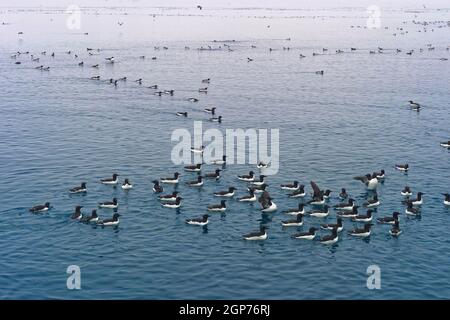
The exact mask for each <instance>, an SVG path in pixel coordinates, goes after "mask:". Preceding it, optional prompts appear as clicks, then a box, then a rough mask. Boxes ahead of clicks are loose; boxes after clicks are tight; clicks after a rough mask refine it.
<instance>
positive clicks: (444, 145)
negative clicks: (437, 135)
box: [440, 140, 450, 149]
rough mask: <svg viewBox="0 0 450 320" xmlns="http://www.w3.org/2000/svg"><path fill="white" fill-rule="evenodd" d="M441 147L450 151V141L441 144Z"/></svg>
mask: <svg viewBox="0 0 450 320" xmlns="http://www.w3.org/2000/svg"><path fill="white" fill-rule="evenodd" d="M440 145H441V147H443V148H448V149H450V140H449V141H446V142H441V143H440Z"/></svg>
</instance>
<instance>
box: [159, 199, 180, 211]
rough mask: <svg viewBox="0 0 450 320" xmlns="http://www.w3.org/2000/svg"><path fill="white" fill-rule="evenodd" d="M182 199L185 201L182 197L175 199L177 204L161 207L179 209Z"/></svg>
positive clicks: (168, 203)
mask: <svg viewBox="0 0 450 320" xmlns="http://www.w3.org/2000/svg"><path fill="white" fill-rule="evenodd" d="M182 199H183V198H182V197H177V198H176V199H175V202H166V203H161V205H162V206H163V207H166V208H171V209H177V208H179V207H180V206H181V200H182Z"/></svg>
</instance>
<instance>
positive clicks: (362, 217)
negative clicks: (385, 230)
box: [353, 209, 373, 222]
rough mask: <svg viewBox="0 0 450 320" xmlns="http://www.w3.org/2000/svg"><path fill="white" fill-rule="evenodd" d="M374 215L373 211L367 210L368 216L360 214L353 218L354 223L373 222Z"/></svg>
mask: <svg viewBox="0 0 450 320" xmlns="http://www.w3.org/2000/svg"><path fill="white" fill-rule="evenodd" d="M372 213H373V210H372V209H369V210H367V213H366V214H358V215H357V216H355V217H353V221H355V222H371V221H372Z"/></svg>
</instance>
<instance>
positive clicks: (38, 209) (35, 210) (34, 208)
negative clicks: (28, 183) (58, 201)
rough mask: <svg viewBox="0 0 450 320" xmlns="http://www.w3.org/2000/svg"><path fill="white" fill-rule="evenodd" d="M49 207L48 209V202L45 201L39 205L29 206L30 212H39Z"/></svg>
mask: <svg viewBox="0 0 450 320" xmlns="http://www.w3.org/2000/svg"><path fill="white" fill-rule="evenodd" d="M49 209H50V202H46V203H45V204H40V205H37V206H34V207H32V208H30V212H32V213H39V212H45V211H48V210H49Z"/></svg>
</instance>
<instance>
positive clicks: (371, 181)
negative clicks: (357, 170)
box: [353, 172, 378, 190]
mask: <svg viewBox="0 0 450 320" xmlns="http://www.w3.org/2000/svg"><path fill="white" fill-rule="evenodd" d="M353 179H355V180H359V181H361V182H362V183H364V184H365V185H366V187H367V189H368V190H375V189H376V188H377V187H378V179H377V173H375V172H374V173H373V174H372V175H370V174H369V173H368V174H366V175H365V176H358V177H354V178H353Z"/></svg>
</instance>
